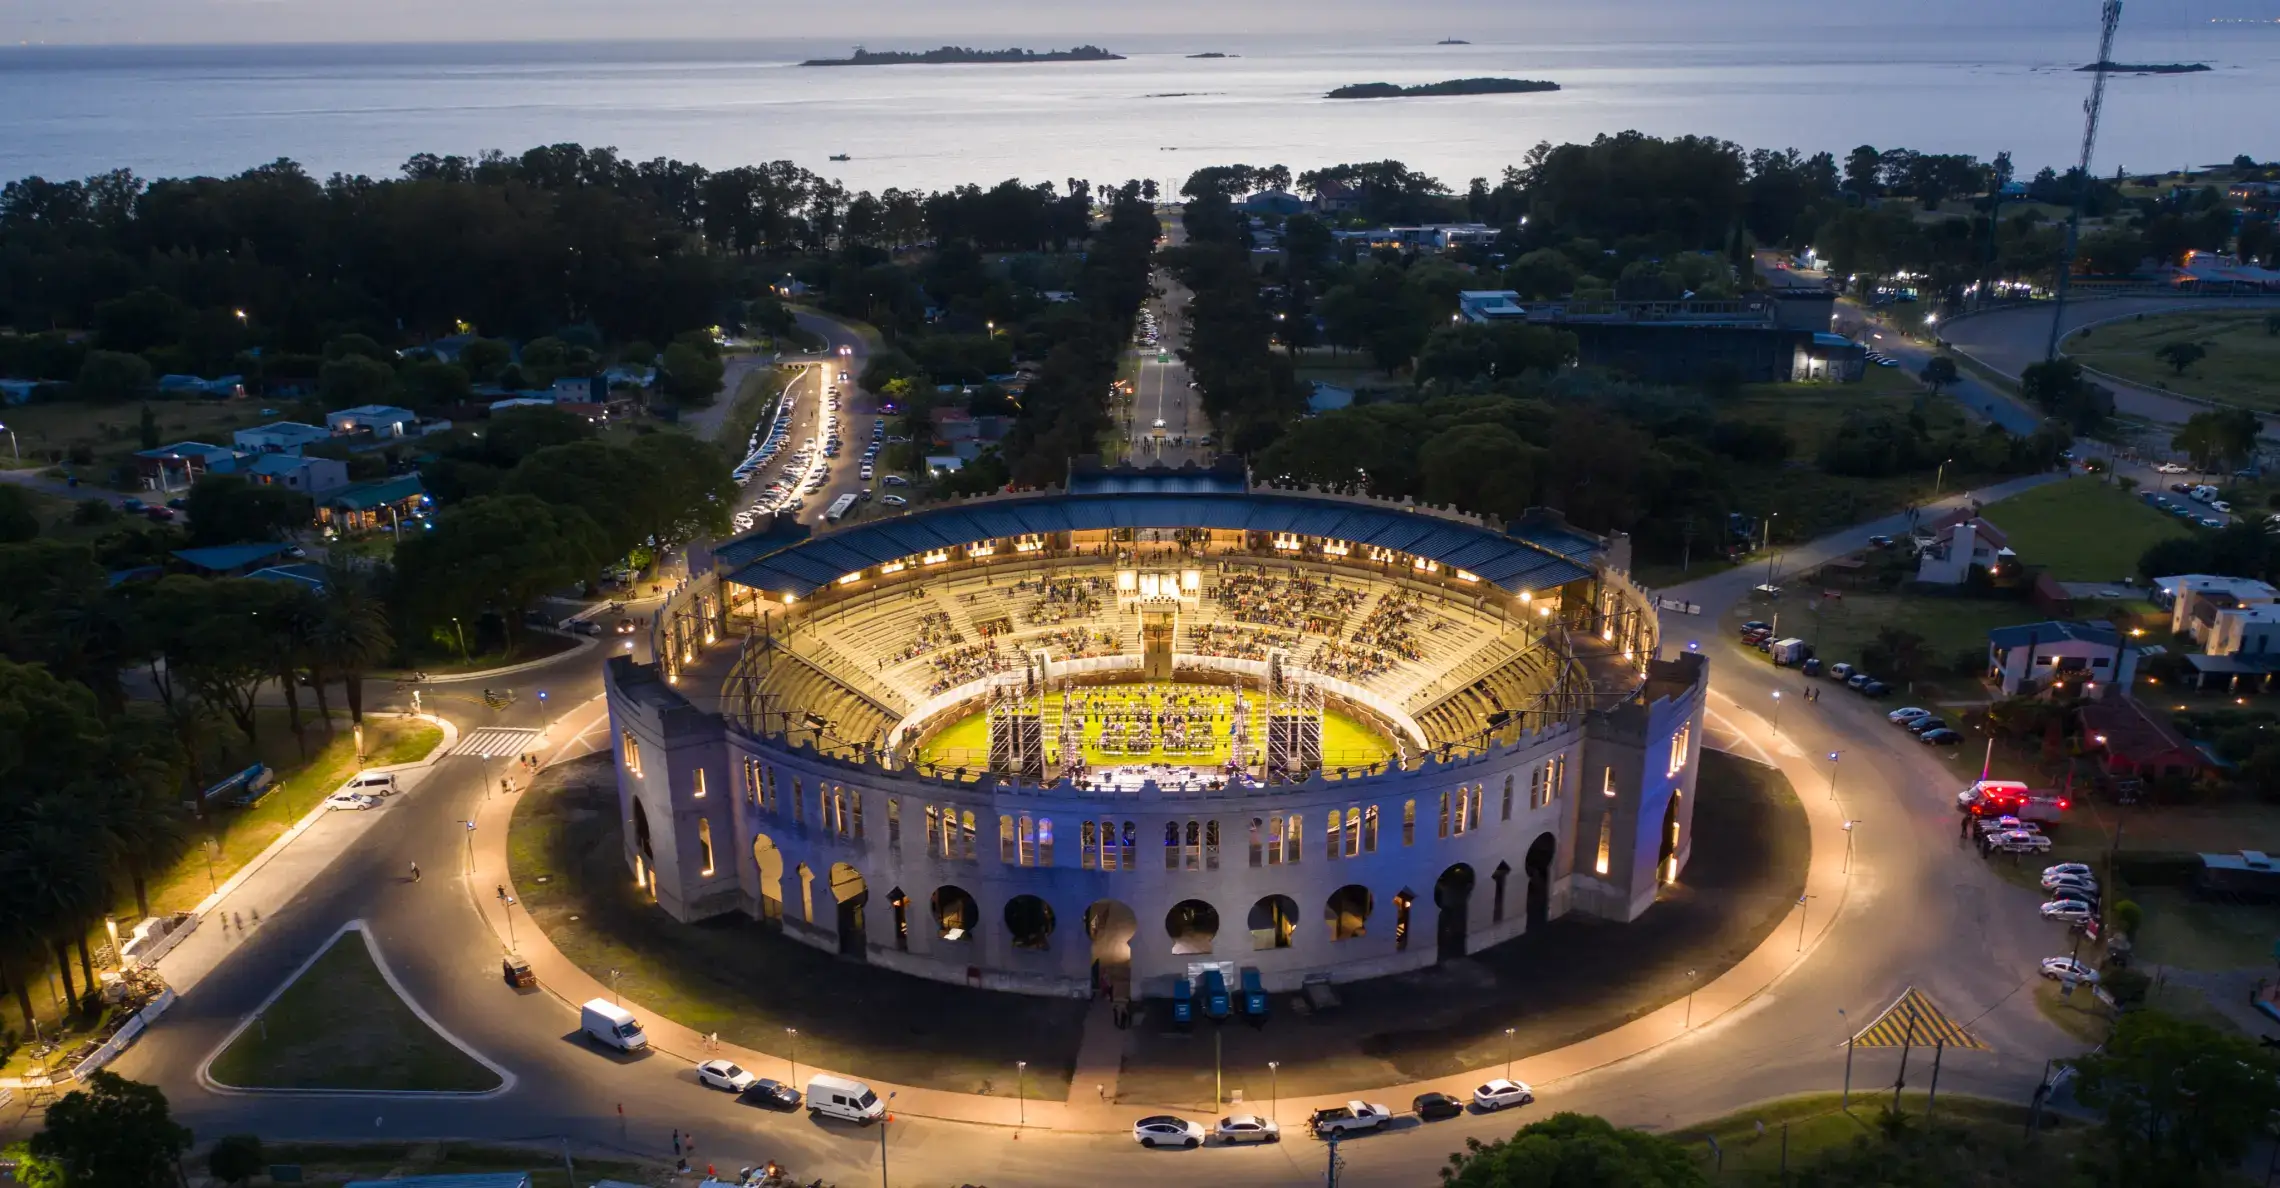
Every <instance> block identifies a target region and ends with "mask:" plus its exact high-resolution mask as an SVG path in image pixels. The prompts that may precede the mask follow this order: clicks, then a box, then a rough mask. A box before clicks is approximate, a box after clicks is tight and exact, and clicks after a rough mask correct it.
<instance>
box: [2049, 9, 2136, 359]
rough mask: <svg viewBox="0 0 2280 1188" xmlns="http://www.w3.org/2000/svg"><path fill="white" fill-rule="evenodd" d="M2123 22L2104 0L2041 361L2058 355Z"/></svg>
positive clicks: (2119, 13) (2116, 10)
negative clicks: (2071, 206) (2094, 151)
mask: <svg viewBox="0 0 2280 1188" xmlns="http://www.w3.org/2000/svg"><path fill="white" fill-rule="evenodd" d="M2121 23H2122V0H2106V6H2105V9H2104V12H2103V27H2102V28H2101V29H2100V30H2099V33H2098V60H2097V61H2096V62H2095V63H2093V64H2092V69H2091V78H2092V79H2093V81H2092V82H2091V84H2090V98H2089V100H2088V101H2087V102H2085V103H2084V104H2083V105H2082V111H2083V114H2084V119H2083V121H2082V164H2081V166H2080V168H2079V169H2078V170H2077V178H2076V181H2075V186H2074V210H2073V211H2072V212H2071V213H2069V214H2068V215H2067V217H2066V248H2065V250H2064V251H2062V252H2060V253H2059V257H2058V287H2057V292H2056V300H2054V301H2053V302H2052V303H2051V311H2050V341H2049V343H2048V344H2046V345H2045V346H2044V348H2043V361H2044V362H2049V361H2051V360H2053V359H2056V358H2058V339H2059V323H2060V321H2061V320H2062V319H2064V318H2065V316H2066V284H2067V280H2068V279H2069V278H2070V277H2071V276H2073V274H2074V247H2075V244H2076V242H2077V241H2078V240H2079V238H2080V236H2081V233H2082V206H2083V204H2084V203H2086V202H2088V201H2089V200H2090V186H2091V180H2090V152H2091V150H2092V149H2094V148H2096V147H2097V146H2098V115H2099V113H2100V112H2101V111H2102V110H2103V109H2104V108H2105V106H2106V74H2107V73H2108V68H2110V67H2111V66H2113V64H2114V29H2115V28H2116V27H2117V26H2119V25H2120V24H2121Z"/></svg>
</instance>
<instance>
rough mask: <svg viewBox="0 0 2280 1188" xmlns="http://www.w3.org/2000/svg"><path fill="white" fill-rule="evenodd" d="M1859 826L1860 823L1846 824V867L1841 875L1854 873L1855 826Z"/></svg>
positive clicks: (1850, 822)
mask: <svg viewBox="0 0 2280 1188" xmlns="http://www.w3.org/2000/svg"><path fill="white" fill-rule="evenodd" d="M1858 824H1860V822H1859V821H1847V822H1845V865H1844V869H1843V871H1841V872H1839V873H1842V874H1851V873H1852V850H1853V826H1855V825H1858Z"/></svg>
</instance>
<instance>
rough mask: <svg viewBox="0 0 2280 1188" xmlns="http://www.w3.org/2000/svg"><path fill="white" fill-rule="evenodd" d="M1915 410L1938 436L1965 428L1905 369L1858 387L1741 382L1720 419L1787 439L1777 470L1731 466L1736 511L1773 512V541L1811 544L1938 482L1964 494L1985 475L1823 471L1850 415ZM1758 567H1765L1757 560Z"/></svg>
mask: <svg viewBox="0 0 2280 1188" xmlns="http://www.w3.org/2000/svg"><path fill="white" fill-rule="evenodd" d="M1911 412H1916V413H1920V414H1921V415H1922V416H1923V418H1924V421H1925V427H1926V429H1927V430H1928V431H1929V432H1930V433H1931V434H1932V436H1933V437H1934V438H1935V439H1944V438H1945V437H1946V436H1947V435H1948V434H1951V433H1956V432H1965V431H1968V426H1969V418H1967V417H1966V416H1965V414H1964V411H1963V406H1962V405H1960V404H1958V403H1956V401H1955V400H1954V399H1953V398H1951V397H1948V396H1938V397H1927V396H1925V395H1924V394H1923V389H1922V386H1921V385H1920V384H1918V383H1917V382H1916V379H1915V377H1914V376H1913V375H1911V374H1909V373H1908V371H1907V370H1906V369H1905V368H1897V367H1871V368H1869V369H1868V372H1867V374H1866V375H1865V376H1864V377H1863V378H1862V379H1861V380H1860V382H1858V383H1850V384H1842V383H1811V384H1746V385H1744V386H1743V387H1742V389H1741V391H1740V392H1739V393H1738V394H1736V395H1735V396H1734V397H1733V398H1732V399H1731V400H1729V401H1726V402H1724V403H1722V404H1721V405H1720V406H1719V414H1720V417H1721V419H1725V420H1734V421H1742V422H1748V423H1751V424H1759V425H1770V426H1774V427H1776V428H1779V429H1780V430H1781V431H1782V432H1783V433H1785V434H1787V435H1788V437H1789V441H1790V447H1791V448H1790V452H1789V461H1788V463H1787V464H1785V465H1782V466H1754V467H1745V466H1735V467H1733V468H1732V473H1731V479H1732V483H1733V492H1734V507H1735V508H1736V509H1737V510H1741V511H1745V512H1749V513H1751V514H1753V515H1760V516H1762V515H1766V514H1769V513H1771V514H1774V515H1777V516H1778V517H1779V518H1778V519H1776V520H1775V521H1774V525H1773V526H1774V543H1775V545H1776V547H1779V546H1780V545H1781V543H1782V542H1784V541H1796V540H1810V539H1812V538H1814V537H1816V536H1820V535H1822V534H1824V533H1827V532H1833V531H1835V530H1837V529H1840V528H1845V527H1849V526H1851V525H1853V524H1857V523H1860V522H1861V521H1863V520H1872V519H1876V518H1877V517H1879V516H1885V515H1890V514H1891V513H1893V512H1896V511H1899V510H1901V509H1902V508H1905V507H1908V506H1910V505H1911V504H1918V503H1923V502H1925V501H1926V500H1928V499H1930V498H1931V497H1932V495H1933V485H1934V482H1935V480H1938V479H1943V478H1944V482H1945V485H1944V487H1943V488H1942V490H1943V491H1944V492H1947V493H1953V492H1955V491H1958V490H1963V489H1966V488H1967V487H1969V486H1971V485H1973V484H1974V483H1975V482H1977V481H1979V480H1981V479H1982V478H1986V479H1990V480H1991V479H1992V477H1993V476H1980V475H1974V474H1970V473H1966V472H1964V471H1963V470H1962V469H1961V468H1960V467H1953V466H1951V467H1949V468H1948V469H1947V471H1946V473H1945V475H1944V476H1942V475H1940V474H1938V473H1937V472H1936V471H1934V470H1925V471H1922V472H1919V473H1910V474H1895V475H1887V476H1884V477H1881V478H1855V477H1850V476H1841V475H1832V474H1827V473H1824V472H1823V471H1822V470H1821V469H1820V467H1819V465H1818V459H1819V458H1820V456H1821V452H1822V449H1823V447H1824V446H1826V445H1827V444H1828V443H1829V441H1830V440H1831V439H1832V438H1835V437H1836V436H1837V435H1839V434H1841V433H1843V432H1844V431H1845V422H1846V419H1847V418H1848V417H1850V416H1852V415H1853V414H1855V413H1860V414H1866V415H1878V414H1881V415H1888V416H1896V417H1905V416H1907V415H1909V414H1910V413H1911ZM1761 564H1762V562H1761Z"/></svg>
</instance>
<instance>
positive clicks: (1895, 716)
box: [1884, 705, 1932, 726]
mask: <svg viewBox="0 0 2280 1188" xmlns="http://www.w3.org/2000/svg"><path fill="white" fill-rule="evenodd" d="M1931 716H1932V711H1930V710H1928V709H1922V708H1919V707H1917V706H1913V705H1911V706H1908V707H1906V708H1905V709H1896V710H1893V711H1892V712H1891V713H1889V714H1886V715H1884V720H1885V721H1887V722H1893V723H1897V724H1899V725H1902V726H1905V725H1907V724H1908V723H1910V722H1913V721H1915V720H1916V719H1918V718H1929V717H1931Z"/></svg>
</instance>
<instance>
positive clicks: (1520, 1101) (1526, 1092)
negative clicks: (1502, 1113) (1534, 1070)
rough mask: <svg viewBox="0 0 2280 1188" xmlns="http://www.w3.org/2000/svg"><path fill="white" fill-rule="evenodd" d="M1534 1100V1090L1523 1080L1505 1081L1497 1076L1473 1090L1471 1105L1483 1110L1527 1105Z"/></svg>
mask: <svg viewBox="0 0 2280 1188" xmlns="http://www.w3.org/2000/svg"><path fill="white" fill-rule="evenodd" d="M1535 1100H1536V1091H1535V1090H1533V1089H1530V1088H1529V1087H1528V1084H1527V1082H1525V1081H1507V1080H1505V1079H1504V1078H1503V1077H1498V1078H1496V1079H1495V1080H1493V1081H1490V1082H1489V1083H1487V1084H1485V1085H1482V1086H1481V1087H1480V1088H1478V1089H1475V1090H1473V1105H1475V1106H1477V1107H1479V1108H1481V1109H1484V1110H1501V1109H1504V1108H1505V1107H1507V1106H1521V1105H1527V1104H1529V1103H1530V1102H1533V1101H1535Z"/></svg>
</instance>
